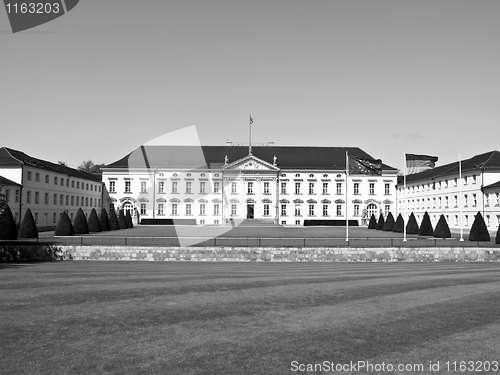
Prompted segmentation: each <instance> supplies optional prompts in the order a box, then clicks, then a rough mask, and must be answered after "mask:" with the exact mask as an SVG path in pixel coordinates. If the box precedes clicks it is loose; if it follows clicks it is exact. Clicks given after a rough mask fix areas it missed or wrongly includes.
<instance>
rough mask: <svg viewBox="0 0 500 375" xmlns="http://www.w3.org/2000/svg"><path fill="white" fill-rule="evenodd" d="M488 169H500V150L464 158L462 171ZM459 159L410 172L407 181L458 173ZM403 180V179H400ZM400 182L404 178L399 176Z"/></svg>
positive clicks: (430, 178)
mask: <svg viewBox="0 0 500 375" xmlns="http://www.w3.org/2000/svg"><path fill="white" fill-rule="evenodd" d="M474 170H477V171H483V170H484V171H488V170H500V152H498V151H496V150H495V151H489V152H486V153H484V154H480V155H476V156H473V157H472V158H470V159H466V160H462V173H464V172H470V171H474ZM458 173H459V165H458V161H456V162H453V163H449V164H445V165H441V166H439V167H435V168H433V169H428V170H426V171H423V172H419V173H414V174H409V175H407V176H406V182H407V183H411V182H418V181H424V180H432V179H435V178H438V177H444V176H450V175H458ZM400 180H401V181H400ZM398 182H402V178H400V179H399V178H398Z"/></svg>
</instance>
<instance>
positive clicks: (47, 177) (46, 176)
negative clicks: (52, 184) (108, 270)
mask: <svg viewBox="0 0 500 375" xmlns="http://www.w3.org/2000/svg"><path fill="white" fill-rule="evenodd" d="M45 183H46V184H48V183H49V175H48V174H46V175H45Z"/></svg>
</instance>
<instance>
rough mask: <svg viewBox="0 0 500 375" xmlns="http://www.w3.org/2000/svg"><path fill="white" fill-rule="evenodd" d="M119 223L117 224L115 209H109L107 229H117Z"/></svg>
mask: <svg viewBox="0 0 500 375" xmlns="http://www.w3.org/2000/svg"><path fill="white" fill-rule="evenodd" d="M118 229H120V225H119V224H118V217H116V211H115V210H110V211H109V230H118Z"/></svg>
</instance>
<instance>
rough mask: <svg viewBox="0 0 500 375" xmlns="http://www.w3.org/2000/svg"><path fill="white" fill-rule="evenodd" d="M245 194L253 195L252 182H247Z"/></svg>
mask: <svg viewBox="0 0 500 375" xmlns="http://www.w3.org/2000/svg"><path fill="white" fill-rule="evenodd" d="M247 193H248V194H253V182H252V181H249V182H248V186H247Z"/></svg>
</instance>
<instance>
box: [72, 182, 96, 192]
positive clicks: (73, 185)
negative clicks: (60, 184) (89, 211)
mask: <svg viewBox="0 0 500 375" xmlns="http://www.w3.org/2000/svg"><path fill="white" fill-rule="evenodd" d="M71 187H72V188H74V187H75V181H71ZM99 191H101V189H100V188H99Z"/></svg>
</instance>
